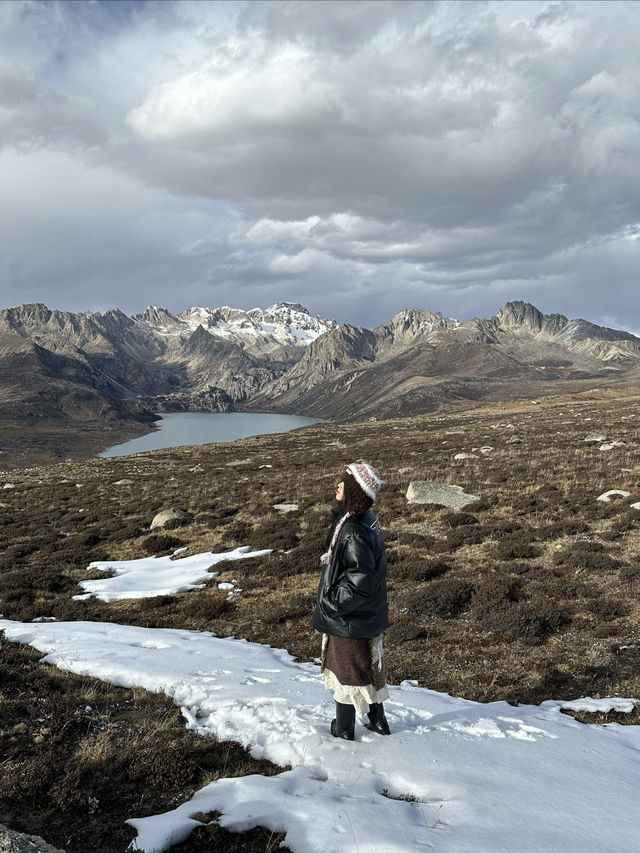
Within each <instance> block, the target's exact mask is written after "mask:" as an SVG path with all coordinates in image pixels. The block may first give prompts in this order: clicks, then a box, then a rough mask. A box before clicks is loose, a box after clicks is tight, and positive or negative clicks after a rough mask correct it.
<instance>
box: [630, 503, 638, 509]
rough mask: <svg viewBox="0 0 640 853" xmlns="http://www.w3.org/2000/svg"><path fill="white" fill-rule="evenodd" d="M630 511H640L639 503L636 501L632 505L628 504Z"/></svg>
mask: <svg viewBox="0 0 640 853" xmlns="http://www.w3.org/2000/svg"><path fill="white" fill-rule="evenodd" d="M629 506H630V508H631V509H640V501H637V502H636V503H634V504H629Z"/></svg>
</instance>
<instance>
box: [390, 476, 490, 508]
mask: <svg viewBox="0 0 640 853" xmlns="http://www.w3.org/2000/svg"><path fill="white" fill-rule="evenodd" d="M479 500H480V497H479V496H478V495H468V494H466V493H465V491H464V489H463V488H462V486H449V485H446V484H445V483H432V482H431V481H429V480H413V482H411V483H409V488H408V489H407V501H408V502H409V503H410V504H438V506H447V507H450V508H451V509H462V508H463V507H465V506H467V505H468V504H471V503H475V501H479Z"/></svg>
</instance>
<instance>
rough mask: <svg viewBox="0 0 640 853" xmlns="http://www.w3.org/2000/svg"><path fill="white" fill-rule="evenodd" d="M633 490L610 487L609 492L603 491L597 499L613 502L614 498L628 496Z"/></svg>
mask: <svg viewBox="0 0 640 853" xmlns="http://www.w3.org/2000/svg"><path fill="white" fill-rule="evenodd" d="M630 494H631V492H625V491H624V490H623V489H609V491H608V492H603V493H602V494H601V495H599V496H598V497H597V498H596V500H599V501H603V503H607V504H608V503H611V500H612V499H613V498H628V497H629V495H630Z"/></svg>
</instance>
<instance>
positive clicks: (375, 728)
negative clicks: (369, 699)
mask: <svg viewBox="0 0 640 853" xmlns="http://www.w3.org/2000/svg"><path fill="white" fill-rule="evenodd" d="M367 717H369V722H368V723H367V724H366V726H365V728H366V729H369V730H370V731H372V732H377V734H379V735H390V734H391V731H390V729H389V723H388V722H387V718H386V717H385V715H384V705H383V704H382V702H375V703H374V704H373V705H369V712H368V713H367Z"/></svg>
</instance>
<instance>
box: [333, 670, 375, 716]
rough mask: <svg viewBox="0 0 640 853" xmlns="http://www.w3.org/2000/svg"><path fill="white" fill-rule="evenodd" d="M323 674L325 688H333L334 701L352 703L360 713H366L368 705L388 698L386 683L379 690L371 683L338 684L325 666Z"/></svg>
mask: <svg viewBox="0 0 640 853" xmlns="http://www.w3.org/2000/svg"><path fill="white" fill-rule="evenodd" d="M323 675H324V685H325V687H326V688H327V690H333V698H334V699H335V700H336V702H340V703H342V704H343V705H353V707H354V708H355V709H356V711H357V712H358V714H360V715H364V714H366V713H367V711H368V710H369V705H375V704H376V703H377V702H384V700H385V699H388V698H389V691H388V690H387V687H386V685H385V686H384V687H383V688H382V689H381V690H376V688H375V687H374V686H373V685H372V684H365V685H364V686H362V685H358V686H353V685H350V684H348V685H345V684H340V682H339V681H338V679H337V678H336V676H335V675H334V674H333V673H332V672H331V670H330V669H327V668H326V667H325V670H324V672H323Z"/></svg>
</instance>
